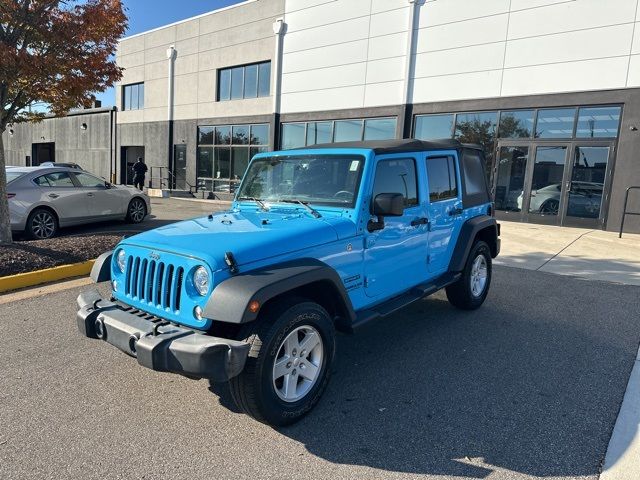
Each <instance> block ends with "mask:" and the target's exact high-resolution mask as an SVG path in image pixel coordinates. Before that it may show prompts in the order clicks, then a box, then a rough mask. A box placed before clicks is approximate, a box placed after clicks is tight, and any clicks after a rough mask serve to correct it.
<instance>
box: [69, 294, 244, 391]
mask: <svg viewBox="0 0 640 480" xmlns="http://www.w3.org/2000/svg"><path fill="white" fill-rule="evenodd" d="M78 307H79V309H78V315H77V322H78V329H79V330H80V333H82V334H83V335H84V336H86V337H89V338H98V339H102V340H105V341H106V342H108V343H110V344H111V345H113V346H115V347H118V348H119V349H120V350H122V351H123V352H125V353H126V354H128V355H131V356H132V357H135V358H137V359H138V363H139V364H140V365H142V366H144V367H147V368H150V369H151V370H155V371H158V372H174V373H179V374H182V375H186V376H188V377H196V378H207V379H209V380H211V381H214V382H225V381H227V380H229V379H230V378H233V377H235V376H236V375H238V374H240V372H242V369H243V368H244V364H245V362H246V360H247V355H248V353H249V348H250V346H249V344H248V343H245V342H238V341H235V340H229V339H226V338H217V337H212V336H209V335H206V334H204V333H202V332H198V331H195V330H191V329H188V328H184V327H180V326H176V325H173V324H170V323H169V322H165V321H163V320H162V319H159V318H156V317H152V316H151V315H148V314H145V313H144V312H139V311H137V310H133V309H131V308H130V309H127V308H126V307H125V306H123V305H122V304H119V303H115V302H111V301H107V300H103V299H102V298H101V296H100V293H99V292H98V291H97V290H89V291H87V292H84V293H82V294H80V296H79V297H78ZM134 312H136V313H134ZM150 317H151V318H150Z"/></svg>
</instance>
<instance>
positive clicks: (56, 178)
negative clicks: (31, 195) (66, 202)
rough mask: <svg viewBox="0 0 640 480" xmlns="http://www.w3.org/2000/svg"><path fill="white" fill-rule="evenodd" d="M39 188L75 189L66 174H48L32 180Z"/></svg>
mask: <svg viewBox="0 0 640 480" xmlns="http://www.w3.org/2000/svg"><path fill="white" fill-rule="evenodd" d="M33 181H34V183H35V184H36V185H39V186H41V187H75V185H74V184H73V182H72V181H71V177H70V176H69V174H68V173H67V172H56V173H48V174H46V175H42V176H40V177H37V178H34V179H33Z"/></svg>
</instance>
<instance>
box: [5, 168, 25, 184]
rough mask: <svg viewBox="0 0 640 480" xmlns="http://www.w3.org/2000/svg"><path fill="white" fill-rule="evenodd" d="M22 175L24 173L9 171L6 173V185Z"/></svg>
mask: <svg viewBox="0 0 640 480" xmlns="http://www.w3.org/2000/svg"><path fill="white" fill-rule="evenodd" d="M22 175H24V172H12V171H11V170H9V171H8V172H7V183H11V182H13V181H14V180H16V179H17V178H20V177H21V176H22Z"/></svg>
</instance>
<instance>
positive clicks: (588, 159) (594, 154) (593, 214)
mask: <svg viewBox="0 0 640 480" xmlns="http://www.w3.org/2000/svg"><path fill="white" fill-rule="evenodd" d="M608 161H609V147H576V149H575V153H574V158H573V169H572V172H571V188H570V189H569V201H568V204H567V215H568V216H570V217H580V218H598V217H600V207H601V205H602V192H603V190H604V180H605V174H606V172H607V162H608Z"/></svg>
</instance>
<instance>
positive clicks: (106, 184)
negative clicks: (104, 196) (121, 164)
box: [104, 182, 111, 190]
mask: <svg viewBox="0 0 640 480" xmlns="http://www.w3.org/2000/svg"><path fill="white" fill-rule="evenodd" d="M104 188H106V189H107V190H108V189H110V188H111V184H110V183H109V182H104Z"/></svg>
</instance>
